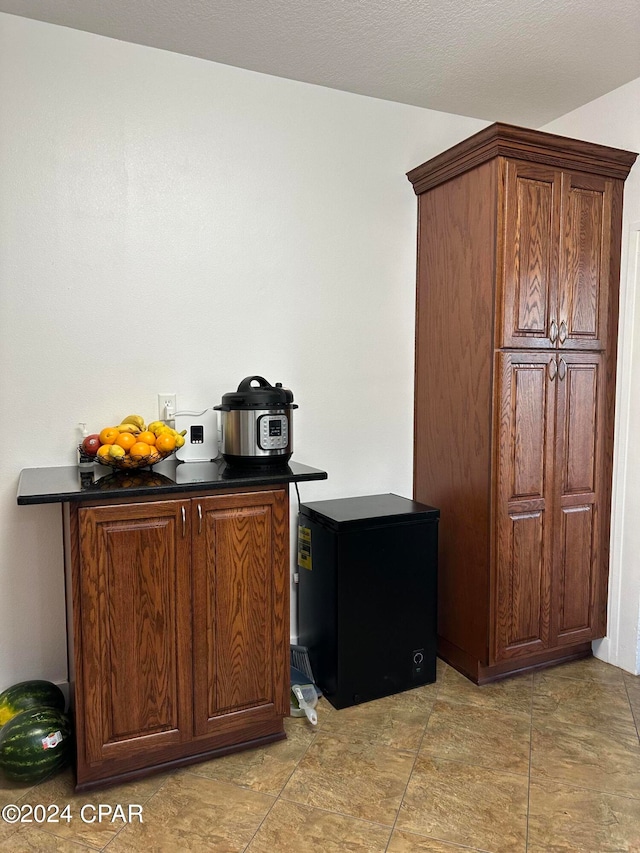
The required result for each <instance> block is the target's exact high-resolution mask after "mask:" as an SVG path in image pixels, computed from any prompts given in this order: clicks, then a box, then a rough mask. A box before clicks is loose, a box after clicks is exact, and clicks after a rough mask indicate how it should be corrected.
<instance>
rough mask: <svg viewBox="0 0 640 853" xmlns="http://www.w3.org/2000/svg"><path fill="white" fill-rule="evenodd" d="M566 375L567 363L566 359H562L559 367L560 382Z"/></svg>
mask: <svg viewBox="0 0 640 853" xmlns="http://www.w3.org/2000/svg"><path fill="white" fill-rule="evenodd" d="M566 375H567V362H566V361H565V360H564V358H561V359H560V364H559V366H558V376H559V377H560V381H562V380H563V379H564V377H565V376H566Z"/></svg>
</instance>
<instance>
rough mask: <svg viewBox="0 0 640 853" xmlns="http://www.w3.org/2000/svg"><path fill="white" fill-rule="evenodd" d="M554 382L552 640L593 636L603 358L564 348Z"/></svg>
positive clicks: (599, 558) (560, 641)
mask: <svg viewBox="0 0 640 853" xmlns="http://www.w3.org/2000/svg"><path fill="white" fill-rule="evenodd" d="M561 360H562V361H563V362H564V363H565V365H566V368H565V369H563V370H561V371H559V373H558V380H557V389H556V391H557V398H556V401H557V402H556V406H557V441H556V451H555V452H556V460H557V463H556V485H555V489H556V492H557V494H558V496H559V497H558V501H557V510H556V513H555V519H554V521H555V524H556V527H557V533H556V542H555V544H554V590H553V600H554V613H555V614H556V624H555V626H554V634H555V643H557V644H559V645H562V644H565V643H573V642H581V641H583V640H586V639H592V638H593V637H595V636H596V630H597V625H596V619H597V616H596V598H597V589H598V584H597V582H596V581H597V575H598V573H599V572H601V571H606V569H605V567H604V566H603V565H602V559H603V557H602V553H601V542H600V536H599V532H598V530H599V528H598V523H597V519H598V512H599V503H600V502H601V501H602V499H603V494H604V490H603V482H602V478H603V464H604V460H603V448H602V447H601V444H602V436H603V434H604V418H605V412H604V410H605V396H604V395H605V389H604V370H603V361H602V356H601V355H599V354H598V353H584V354H582V353H572V354H569V353H567V352H566V351H565V352H564V353H563V355H562V357H561Z"/></svg>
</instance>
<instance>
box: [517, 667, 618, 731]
mask: <svg viewBox="0 0 640 853" xmlns="http://www.w3.org/2000/svg"><path fill="white" fill-rule="evenodd" d="M533 721H534V723H538V722H540V721H545V722H547V723H553V724H556V725H557V724H562V725H575V726H583V727H587V728H589V727H591V728H598V729H603V730H605V731H608V730H609V729H611V727H616V728H617V727H620V726H622V727H625V728H628V726H629V725H630V724H633V716H632V714H631V707H630V704H629V699H628V696H627V690H626V688H625V685H624V683H622V682H621V683H620V684H602V683H600V682H592V681H578V680H577V679H571V678H556V677H553V676H549V675H547V674H546V673H539V674H537V675H536V677H535V681H534V688H533Z"/></svg>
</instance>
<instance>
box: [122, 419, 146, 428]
mask: <svg viewBox="0 0 640 853" xmlns="http://www.w3.org/2000/svg"><path fill="white" fill-rule="evenodd" d="M122 423H123V424H133V426H136V427H138V429H139V430H141V431H142V430H144V428H145V426H144V418H143V417H142V415H127V417H126V418H123V419H122Z"/></svg>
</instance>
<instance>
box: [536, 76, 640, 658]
mask: <svg viewBox="0 0 640 853" xmlns="http://www.w3.org/2000/svg"><path fill="white" fill-rule="evenodd" d="M542 129H543V130H548V131H550V132H551V133H560V134H563V135H565V136H573V137H576V138H578V139H586V140H589V141H590V142H599V143H601V144H603V145H611V146H613V147H616V148H625V149H627V150H629V151H638V152H640V78H639V79H637V80H634V81H633V82H631V83H628V84H627V85H626V86H622V87H620V88H619V89H616V90H615V91H613V92H610V93H609V94H608V95H604V96H603V97H602V98H598V99H597V100H595V101H592V102H591V103H589V104H586V105H585V106H583V107H581V108H580V109H578V110H575V111H574V112H571V113H568V114H567V115H565V116H563V117H562V118H560V119H557V120H556V121H554V122H551V123H550V124H548V125H546V126H545V127H544V128H542ZM623 216H624V224H623V236H622V266H621V276H620V278H621V292H620V338H619V347H618V385H617V399H616V443H615V460H614V500H613V508H612V541H611V573H610V581H609V628H608V636H607V638H606V639H605V640H603V641H602V642H601V643H599V644H595V648H594V651H595V653H596V654H597V655H598V657H601V658H602V659H604V660H607V661H609V662H610V663H614V664H616V665H617V666H620V667H622V668H623V669H626V670H628V671H629V672H633V673H636V674H637V673H639V672H640V624H639V621H640V524H639V523H638V519H639V518H640V444H639V443H638V439H637V437H638V435H639V434H640V396H638V394H637V391H635V393H634V389H638V388H639V387H640V294H638V293H637V292H636V291H637V287H638V286H640V271H639V270H638V260H639V259H640V253H639V250H638V247H639V246H640V237H639V234H640V162H638V161H636V164H635V165H634V166H633V168H632V170H631V172H630V174H629V177H628V178H627V181H626V184H625V193H624V212H623Z"/></svg>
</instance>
